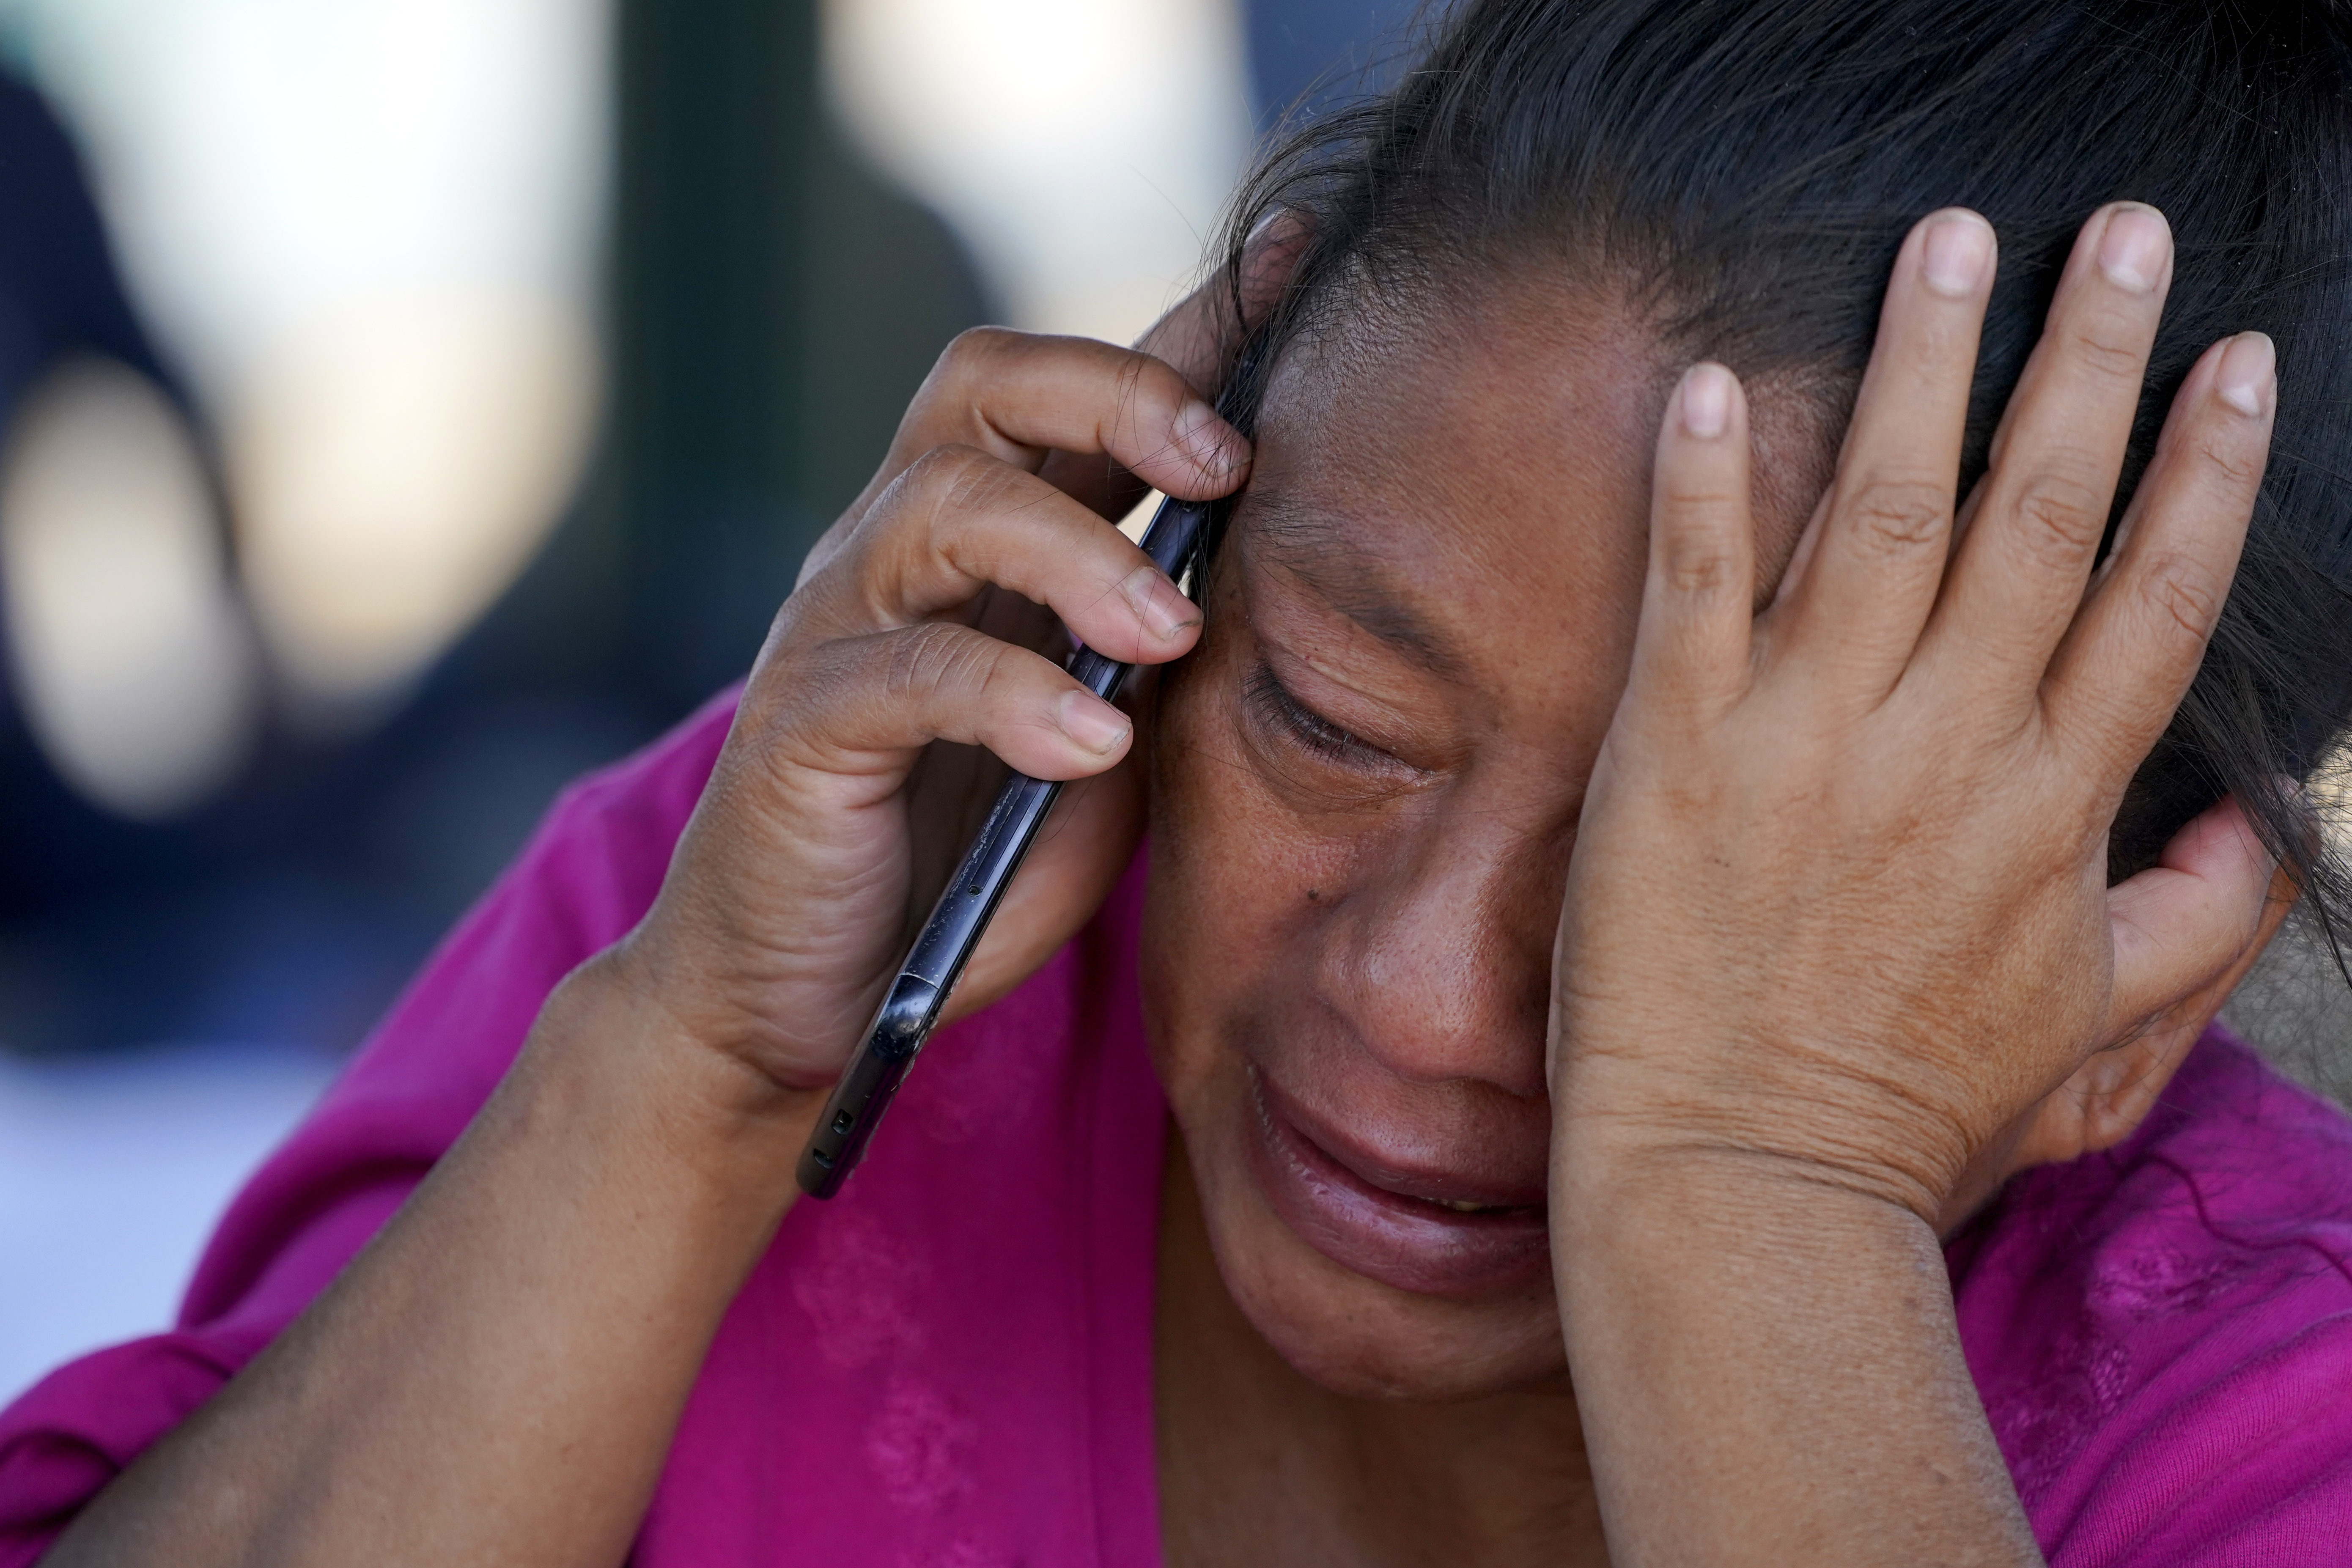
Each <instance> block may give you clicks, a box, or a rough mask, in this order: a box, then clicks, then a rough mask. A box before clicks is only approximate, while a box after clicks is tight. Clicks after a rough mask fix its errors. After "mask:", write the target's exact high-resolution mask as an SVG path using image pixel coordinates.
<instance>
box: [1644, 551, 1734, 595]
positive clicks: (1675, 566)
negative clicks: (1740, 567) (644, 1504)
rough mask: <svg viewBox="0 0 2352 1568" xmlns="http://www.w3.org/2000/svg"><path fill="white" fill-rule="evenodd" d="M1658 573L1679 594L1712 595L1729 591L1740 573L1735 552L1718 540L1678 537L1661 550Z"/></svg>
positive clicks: (1667, 585)
mask: <svg viewBox="0 0 2352 1568" xmlns="http://www.w3.org/2000/svg"><path fill="white" fill-rule="evenodd" d="M1658 574H1659V576H1660V577H1661V578H1662V579H1663V580H1664V584H1665V585H1666V587H1668V588H1669V589H1671V590H1673V591H1674V592H1675V593H1676V594H1680V595H1690V596H1693V597H1698V598H1711V597H1713V596H1715V595H1718V594H1722V593H1724V592H1726V591H1727V590H1729V589H1730V588H1731V587H1732V586H1733V585H1734V581H1735V579H1736V577H1737V576H1738V573H1737V571H1736V570H1735V566H1734V563H1733V559H1732V556H1731V552H1729V551H1727V550H1726V549H1725V548H1724V547H1723V546H1722V544H1721V543H1720V542H1717V541H1716V540H1714V539H1693V538H1687V537H1683V538H1676V539H1672V540H1669V541H1667V542H1666V544H1665V548H1664V550H1662V551H1661V552H1659V561H1658Z"/></svg>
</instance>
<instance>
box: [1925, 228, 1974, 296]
mask: <svg viewBox="0 0 2352 1568" xmlns="http://www.w3.org/2000/svg"><path fill="white" fill-rule="evenodd" d="M1991 260H1992V226H1991V225H1990V224H1988V223H1987V222H1985V220H1984V219H1982V218H1980V217H1979V216H1977V215H1976V214H1974V213H1945V214H1943V215H1941V216H1937V217H1935V218H1932V219H1930V220H1929V221H1928V224H1927V237H1926V241H1925V243H1924V244H1922V245H1921V247H1920V257H1919V277H1920V279H1921V280H1922V281H1924V282H1925V283H1926V284H1927V287H1928V288H1930V289H1934V290H1935V291H1936V292H1937V293H1938V294H1942V295H1945V296H1947V297H1948V298H1951V299H1955V300H1958V299H1963V298H1965V297H1967V296H1968V295H1970V294H1973V293H1975V292H1976V290H1977V285H1978V284H1979V283H1981V282H1983V281H1984V275H1985V268H1986V267H1987V265H1989V264H1990V262H1991Z"/></svg>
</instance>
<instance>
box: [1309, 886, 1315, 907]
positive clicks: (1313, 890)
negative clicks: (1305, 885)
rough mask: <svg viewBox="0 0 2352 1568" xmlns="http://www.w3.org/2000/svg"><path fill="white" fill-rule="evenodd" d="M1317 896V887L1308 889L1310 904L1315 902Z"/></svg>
mask: <svg viewBox="0 0 2352 1568" xmlns="http://www.w3.org/2000/svg"><path fill="white" fill-rule="evenodd" d="M1315 898H1316V893H1315V889H1312V888H1309V889H1307V902H1308V903H1310V904H1311V903H1313V902H1314V901H1315Z"/></svg>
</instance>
